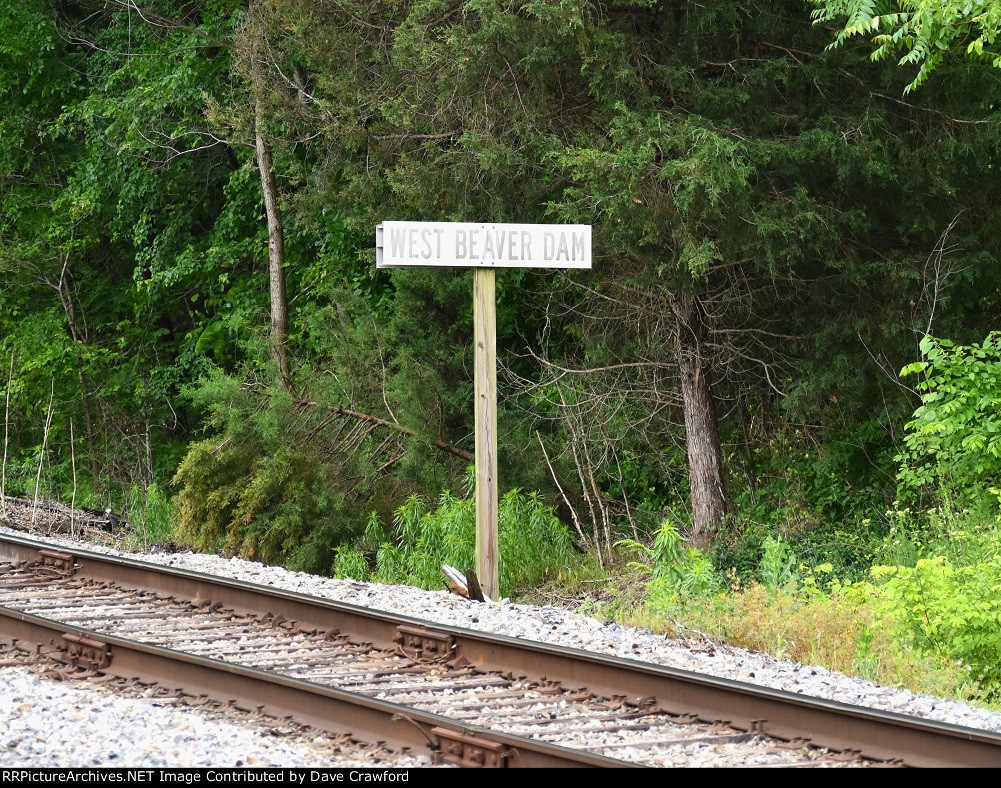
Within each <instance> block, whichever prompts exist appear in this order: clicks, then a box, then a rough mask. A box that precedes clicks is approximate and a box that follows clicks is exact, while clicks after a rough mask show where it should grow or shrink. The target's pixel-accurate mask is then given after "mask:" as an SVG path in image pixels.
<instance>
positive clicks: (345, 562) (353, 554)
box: [331, 545, 372, 580]
mask: <svg viewBox="0 0 1001 788" xmlns="http://www.w3.org/2000/svg"><path fill="white" fill-rule="evenodd" d="M331 574H332V575H333V576H334V577H342V578H347V577H351V578H354V579H355V580H368V578H369V576H370V575H371V574H372V570H371V567H370V566H369V565H368V561H367V560H366V558H365V554H364V553H363V552H362V551H361V550H359V549H358V548H356V547H352V546H350V545H341V546H340V547H338V548H336V549H335V550H334V566H333V568H332V570H331Z"/></svg>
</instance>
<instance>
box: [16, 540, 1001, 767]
mask: <svg viewBox="0 0 1001 788" xmlns="http://www.w3.org/2000/svg"><path fill="white" fill-rule="evenodd" d="M0 639H3V640H5V641H6V642H7V643H12V644H14V645H15V646H16V647H17V648H19V649H20V650H22V651H27V650H30V651H33V652H36V653H38V654H40V655H42V656H44V657H46V658H47V659H51V660H53V661H54V663H55V664H57V665H59V666H60V669H61V670H63V671H65V672H67V673H68V674H71V675H74V676H85V677H86V676H93V677H108V676H117V677H120V678H122V679H127V680H133V681H136V680H138V681H143V682H146V683H154V682H155V683H156V684H158V685H160V686H162V687H164V688H170V690H171V691H176V690H180V691H182V692H184V693H187V694H188V695H189V696H195V697H203V698H205V699H210V698H211V699H214V700H217V701H222V702H225V703H228V704H230V705H232V706H234V707H236V708H242V709H250V710H253V709H260V710H262V711H267V712H268V713H272V714H275V715H277V716H290V717H292V718H293V719H295V720H296V721H298V722H300V723H303V724H308V725H313V726H316V727H317V728H321V729H324V730H327V731H330V732H332V733H336V734H339V735H343V736H349V737H352V738H353V739H356V740H363V741H368V742H372V743H373V744H374V745H376V746H380V747H384V748H387V749H389V750H396V751H400V752H406V753H408V754H420V753H426V754H428V756H429V758H430V759H432V760H435V761H438V762H445V763H455V764H459V765H466V766H507V767H513V766H625V765H641V766H664V765H687V766H695V765H714V766H725V765H754V766H784V767H789V766H812V767H816V766H873V765H913V766H999V765H1001V736H999V735H997V734H993V733H988V732H984V731H976V730H972V729H967V728H961V727H959V726H955V725H948V724H944V723H935V722H929V721H926V720H918V719H914V718H909V717H904V716H902V715H897V714H892V713H889V712H880V711H873V710H870V709H862V708H858V707H852V706H848V705H845V704H841V703H836V702H833V701H822V700H816V699H810V698H805V697H802V696H799V695H795V694H793V693H788V692H782V691H779V690H771V689H766V688H761V687H755V686H751V685H747V684H743V683H740V682H734V681H727V680H723V679H718V678H712V677H708V676H703V675H700V674H694V673H688V672H685V671H679V670H673V669H670V668H665V667H660V666H652V665H647V664H643V663H638V662H633V661H631V660H625V659H617V658H613V657H604V656H597V655H593V654H587V653H584V652H580V651H575V650H569V649H560V648H556V647H553V646H548V645H542V644H537V643H529V642H525V641H521V640H516V639H513V638H508V637H504V636H498V635H489V634H484V633H478V632H472V631H468V630H461V629H454V630H453V629H447V628H443V627H442V626H441V625H440V624H433V625H429V624H427V623H425V622H421V621H417V620H413V619H409V618H405V617H401V616H395V615H389V614H386V613H381V612H378V611H373V610H368V609H364V608H360V607H357V606H353V605H346V604H341V603H334V602H330V601H328V600H322V599H318V598H314V597H308V596H301V595H296V594H292V593H288V592H284V591H276V590H274V589H270V588H264V587H261V586H255V585H251V584H244V583H237V582H234V581H230V580H225V579H221V578H215V577H211V576H208V575H203V574H199V573H195V572H187V571H182V570H178V569H171V568H167V567H161V566H155V565H152V564H146V563H143V562H139V561H134V560H127V559H122V558H118V557H111V556H105V555H98V554H94V553H89V552H86V551H80V550H67V549H65V548H62V547H54V546H51V545H45V544H43V543H40V542H36V541H34V540H28V539H22V538H16V537H6V536H3V537H0Z"/></svg>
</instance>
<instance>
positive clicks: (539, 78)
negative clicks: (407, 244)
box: [0, 0, 1001, 700]
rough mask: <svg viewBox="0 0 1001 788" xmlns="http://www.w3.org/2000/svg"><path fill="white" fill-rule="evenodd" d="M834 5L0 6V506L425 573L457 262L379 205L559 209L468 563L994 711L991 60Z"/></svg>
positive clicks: (547, 218)
mask: <svg viewBox="0 0 1001 788" xmlns="http://www.w3.org/2000/svg"><path fill="white" fill-rule="evenodd" d="M829 5H830V6H831V8H833V10H832V11H831V12H830V13H829V14H828V15H826V16H824V15H819V16H818V15H817V14H814V16H815V17H818V21H819V24H814V23H813V21H812V19H811V6H809V5H808V4H806V3H804V2H801V1H800V0H791V1H790V2H767V3H766V2H755V0H739V1H738V0H712V1H711V2H702V3H690V2H681V1H680V0H679V1H677V2H673V1H672V2H658V1H657V0H612V2H605V3H594V2H590V1H585V0H581V1H580V2H565V1H564V0H527V1H525V2H521V1H520V0H518V1H515V2H500V1H499V0H467V1H466V2H460V1H459V0H410V1H398V0H337V1H336V2H335V1H334V0H252V1H251V2H249V3H248V2H247V0H190V1H186V0H172V1H169V2H168V0H141V1H140V2H134V0H76V1H73V0H23V2H18V3H4V4H3V5H2V6H0V95H2V96H3V100H4V108H5V110H4V112H3V115H2V117H0V388H3V390H4V391H5V398H4V406H5V419H4V424H5V427H4V436H3V461H2V470H3V474H2V487H0V493H4V494H6V495H8V496H9V495H23V496H28V497H32V496H34V495H36V494H38V495H43V496H46V497H51V498H59V499H61V500H63V501H66V502H69V501H71V500H73V501H75V502H76V503H77V504H78V505H87V506H91V507H95V508H100V509H103V508H105V507H106V506H111V507H112V508H114V509H115V510H116V511H118V510H124V512H125V514H126V516H127V517H128V518H129V519H130V520H131V521H132V522H133V523H134V524H135V525H136V526H137V528H138V531H137V534H138V535H137V539H139V541H140V542H143V543H146V542H150V541H155V540H158V539H172V540H176V541H179V542H183V543H186V544H189V545H193V546H195V547H198V548H200V549H206V550H219V551H222V552H225V553H229V554H239V555H242V556H244V557H251V558H256V559H259V560H264V561H269V562H279V563H283V564H285V565H287V566H290V567H293V568H301V569H308V570H312V571H319V572H327V573H335V574H340V575H346V574H350V575H353V576H357V577H376V578H378V579H383V580H395V581H401V580H404V581H410V582H422V583H425V584H430V585H436V584H437V585H440V581H439V580H438V579H436V575H437V568H438V566H440V564H441V562H442V561H443V560H448V561H450V562H452V563H455V564H456V565H460V566H461V565H465V566H471V565H472V559H471V556H472V536H471V534H472V504H471V502H470V501H469V499H468V497H467V495H466V488H467V484H468V481H467V477H468V469H469V465H470V462H471V457H472V454H471V452H472V449H473V437H472V418H473V410H472V402H471V400H472V376H471V365H472V344H471V335H472V321H471V318H472V300H471V292H472V286H471V277H470V275H469V274H468V272H464V271H462V270H461V269H454V270H441V269H439V270H414V269H408V270H395V271H385V270H376V268H375V263H374V248H373V247H374V228H375V225H376V224H377V223H378V222H379V221H383V220H388V219H421V220H428V221H430V220H442V221H491V222H505V221H511V222H579V223H587V224H591V225H593V227H594V253H595V264H594V268H593V270H592V271H589V272H572V273H571V272H552V271H544V272H540V271H529V270H505V271H502V272H501V274H500V275H499V276H498V299H499V300H498V310H499V311H498V332H499V336H498V351H499V357H500V364H501V374H500V395H501V403H500V407H501V409H500V413H499V442H500V451H501V463H502V467H501V485H502V491H501V492H502V495H503V496H504V500H503V503H502V507H501V547H502V558H501V560H502V569H501V572H502V574H501V583H502V590H503V592H504V593H505V594H511V593H516V592H521V593H525V592H526V591H528V590H529V589H536V591H537V592H539V591H538V589H539V588H540V584H541V583H543V582H544V581H548V582H550V583H552V582H554V581H556V582H558V583H561V584H562V585H561V586H560V588H561V589H562V591H561V592H560V593H568V594H569V593H570V591H568V590H567V589H570V588H572V587H573V585H574V583H580V582H583V581H582V580H581V578H582V573H583V574H588V573H590V574H589V575H588V577H589V580H588V581H587V582H590V583H592V584H593V585H592V587H591V588H592V590H594V591H595V594H592V595H591V597H588V599H589V601H588V604H590V605H592V606H594V610H596V611H597V612H601V613H602V614H605V615H611V614H613V613H614V614H621V613H622V610H623V609H624V608H622V607H616V605H619V606H621V605H623V604H624V603H625V602H624V600H625V601H628V602H629V603H630V604H632V605H634V607H633V608H631V611H632V612H630V613H629V615H636V610H642V611H644V617H643V618H642V619H641V620H642V622H643V624H644V625H651V624H650V622H651V621H653V620H655V619H656V618H657V616H660V617H661V618H660V619H659V624H658V625H664V626H669V625H672V624H673V625H675V626H687V625H691V626H695V625H698V626H700V627H705V628H708V627H710V626H712V627H715V628H716V630H715V631H716V632H717V633H718V634H723V635H726V636H728V637H731V638H734V639H736V640H738V641H740V642H746V643H748V644H751V645H755V646H757V647H769V648H772V649H773V650H778V651H780V652H783V653H790V654H793V655H795V656H798V657H801V658H803V659H810V658H813V659H826V660H828V661H833V663H834V664H836V665H837V666H840V667H844V668H845V669H852V670H854V671H855V672H860V673H863V674H871V675H874V676H875V675H877V674H878V672H879V670H880V669H884V670H885V669H888V666H890V664H891V663H892V662H893V660H894V659H898V658H899V657H900V653H901V650H908V651H909V652H911V651H913V652H914V653H915V654H919V655H923V656H921V658H929V659H932V660H933V661H937V662H936V664H937V665H939V666H940V667H942V666H945V667H944V668H943V669H945V668H948V670H952V671H953V672H952V673H949V674H948V677H947V679H944V681H945V680H947V681H948V682H950V690H949V691H958V692H965V693H966V694H972V695H974V696H978V697H981V698H986V699H988V700H989V699H991V698H993V697H994V694H995V693H996V692H997V690H996V687H997V685H998V683H999V681H1001V675H999V668H998V665H999V664H1001V635H999V634H998V632H999V631H1001V594H999V593H998V591H997V587H996V585H995V584H996V577H997V570H998V569H1001V563H999V562H1001V558H999V555H1001V550H999V545H1001V536H999V528H998V501H999V496H1001V492H999V490H998V488H999V487H1001V473H999V465H1001V459H999V458H1001V428H999V425H1001V410H999V405H1001V347H999V345H998V338H997V336H996V335H994V334H992V333H991V332H992V331H993V330H995V329H998V328H999V325H998V310H999V306H1001V303H999V301H1001V268H999V266H998V261H999V259H1001V232H999V231H998V228H999V224H998V219H997V216H998V211H999V207H1001V199H999V198H1001V179H999V177H998V168H999V167H1001V71H999V70H998V69H997V68H995V67H994V65H992V63H991V59H992V58H993V57H994V56H993V55H991V54H990V52H989V49H990V46H991V45H990V43H989V42H988V47H987V49H988V52H986V53H984V52H983V42H981V52H980V53H979V54H980V55H981V56H974V57H969V58H938V59H937V60H936V61H935V63H934V64H933V65H934V66H935V68H934V73H931V70H927V69H924V70H921V71H920V74H919V71H918V69H919V65H918V64H911V65H908V64H907V63H905V64H904V65H898V64H897V63H895V62H893V59H891V60H890V61H886V60H876V61H874V60H872V59H871V58H870V56H869V51H870V48H871V47H870V46H869V45H868V43H867V42H866V41H865V40H864V39H856V38H851V37H849V36H846V35H843V34H842V35H841V37H840V38H839V31H840V30H841V28H840V24H841V22H842V21H844V20H843V19H842V17H843V16H844V15H845V14H847V13H848V11H850V9H848V10H847V11H846V10H845V9H839V8H838V6H839V4H838V3H831V4H829ZM848 5H849V6H850V5H851V4H848ZM870 5H872V4H870ZM988 5H990V4H988ZM856 32H857V31H856ZM836 40H837V41H840V44H841V45H840V46H838V47H837V48H833V49H831V48H829V45H830V44H831V42H832V41H836ZM961 45H965V42H960V43H959V44H956V43H955V42H953V41H951V40H950V42H949V46H961ZM944 49H945V47H943V51H944ZM971 51H972V50H971ZM974 55H977V53H976V52H974ZM926 65H927V64H926ZM925 71H927V72H928V73H925ZM916 75H920V82H919V84H920V90H911V89H910V88H912V87H914V86H915V78H916ZM902 373H903V374H902ZM599 581H600V582H599ZM602 583H604V584H605V585H606V586H608V585H610V586H611V587H613V588H615V589H616V593H615V594H613V595H612V596H614V597H616V599H615V600H614V602H612V601H609V600H608V599H607V598H606V599H604V600H602V599H601V598H600V597H601V594H600V593H599V592H598V590H599V589H600V588H601V587H605V586H603V585H602ZM624 589H632V590H631V591H626V590H624ZM539 593H544V591H543V592H539ZM553 593H556V592H553ZM755 594H758V595H760V596H761V599H758V597H756V596H755ZM592 597H593V598H592ZM577 598H578V599H579V598H580V597H579V596H578V597H577ZM705 599H711V600H712V604H711V605H708V606H707V605H704V604H702V602H700V601H699V600H703V601H704V600H705ZM761 600H765V601H764V602H761ZM759 603H760V604H759ZM765 603H767V605H768V606H769V609H771V610H773V611H775V612H773V613H772V614H771V615H770V616H763V614H762V612H761V611H762V608H761V604H765ZM835 603H837V604H835ZM783 605H785V607H783ZM839 605H840V607H839ZM845 605H847V606H848V607H847V608H844V606H845ZM843 609H848V610H850V611H851V612H850V613H849V614H843V613H842V612H841V611H842V610H843ZM860 610H865V611H867V612H866V613H865V615H864V616H863V615H862V614H861V613H860V612H859V611H860ZM700 611H701V612H700ZM749 611H750V612H749ZM818 611H819V612H818ZM742 615H743V618H742ZM800 615H805V616H807V619H808V620H807V623H802V619H800V618H797V616H800ZM842 615H846V616H847V618H844V619H842V618H839V616H842ZM700 616H701V617H700ZM710 617H711V618H712V621H711V622H710V620H709V619H710ZM752 619H753V620H754V622H755V624H754V625H753V626H752V625H750V624H749V623H747V622H748V621H750V620H752ZM766 619H768V620H766ZM682 620H684V621H686V622H688V624H687V625H685V624H682V623H680V622H681V621H682ZM887 620H892V621H895V622H896V623H895V624H894V625H893V626H895V627H896V629H895V630H893V631H894V632H895V633H896V634H895V635H894V637H893V639H892V643H893V644H896V645H894V646H893V647H892V648H890V650H889V651H886V652H877V650H876V649H877V646H878V641H879V637H880V636H878V635H877V634H875V633H877V631H882V630H879V628H878V626H877V623H878V622H884V621H887ZM769 621H770V622H771V623H772V624H774V626H775V627H780V629H779V630H777V634H776V630H772V629H769V626H770V624H769ZM801 624H802V633H801V634H796V633H792V634H790V632H789V631H787V630H785V629H781V627H782V626H794V627H799V626H800V625H801ZM887 626H888V627H889V625H887ZM724 630H725V631H724ZM797 631H798V630H797ZM815 631H816V632H821V633H822V632H823V631H837V632H839V633H840V635H839V636H840V637H841V638H842V639H843V641H844V642H843V643H841V646H844V648H845V649H847V651H846V654H845V655H843V661H844V664H842V662H838V658H837V655H832V654H829V653H827V652H826V651H824V648H825V646H824V645H823V644H824V642H826V641H825V640H824V638H822V637H821V636H820V635H819V634H818V635H815ZM887 631H890V629H887ZM756 637H758V638H759V640H755V638H756ZM760 638H764V639H765V641H767V642H765V641H762V640H760ZM771 639H776V640H774V642H772V640H771ZM845 643H847V645H845ZM893 649H896V651H894V650H893ZM891 652H892V654H891ZM891 656H892V658H891ZM877 663H882V665H880V664H877ZM957 668H958V669H959V673H956V669H957ZM901 672H902V673H908V672H909V673H913V672H914V671H913V669H912V668H906V669H901ZM957 676H958V677H957Z"/></svg>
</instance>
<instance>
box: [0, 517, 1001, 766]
mask: <svg viewBox="0 0 1001 788" xmlns="http://www.w3.org/2000/svg"><path fill="white" fill-rule="evenodd" d="M0 532H5V533H11V534H13V535H18V536H24V534H23V532H19V531H8V530H7V529H4V528H0ZM45 540H46V541H51V542H58V543H61V544H65V545H67V546H70V547H76V548H78V549H85V550H91V551H93V552H100V553H106V554H111V555H119V556H130V557H133V558H135V557H138V558H140V559H141V560H144V561H149V562H151V563H157V564H163V565H167V566H174V567H178V568H181V569H187V570H191V571H196V572H203V573H206V574H212V575H218V576H222V577H228V578H232V579H236V580H243V581H247V582H253V583H257V584H259V585H264V586H270V587H274V588H281V589H285V590H289V591H294V592H299V593H305V594H311V595H313V596H318V597H323V598H326V599H331V600H335V601H340V602H346V603H350V604H354V605H359V606H362V607H369V608H374V609H377V610H382V611H385V612H389V613H396V614H399V615H405V616H410V617H413V618H420V619H425V620H428V621H435V622H439V623H442V624H446V625H449V626H454V627H461V628H466V629H472V630H479V631H484V632H493V633H496V634H501V635H507V636H510V637H516V638H524V639H526V640H534V641H540V642H545V643H550V644H553V645H559V646H565V647H570V648H576V649H581V650H584V651H592V652H596V653H601V654H609V655H613V656H617V657H624V658H627V659H633V660H638V661H642V662H650V663H653V664H658V665H665V666H668V667H672V668H678V669H681V670H689V671H695V672H698V673H703V674H707V675H711V676H718V677H721V678H726V679H732V680H737V681H743V682H747V683H749V684H755V685H759V686H766V687H772V688H775V689H781V690H786V691H790V692H795V693H799V694H802V695H807V696H811V697H816V698H824V699H828V700H834V701H840V702H842V703H847V704H851V705H856V706H864V707H868V708H873V709H882V710H885V711H890V712H896V713H898V714H905V715H910V716H914V717H923V718H927V719H931V720H938V721H941V722H948V723H952V724H955V725H962V726H965V727H968V728H975V729H979V730H986V731H995V732H1001V714H999V713H996V712H991V711H988V710H986V709H982V708H978V707H975V706H971V705H969V704H966V703H962V702H959V701H955V700H949V699H943V698H935V697H931V696H925V695H917V694H915V693H912V692H910V691H908V690H901V689H894V688H890V687H883V686H879V685H877V684H874V683H873V682H871V681H866V680H863V679H857V678H852V677H849V676H845V675H842V674H839V673H835V672H833V671H830V670H827V669H826V668H822V667H816V666H810V665H801V664H799V663H795V662H791V661H789V660H782V659H777V658H775V657H772V656H769V655H767V654H762V653H758V652H753V651H748V650H746V649H740V648H735V647H731V646H727V645H721V644H714V645H713V647H712V648H706V644H705V643H704V642H693V641H684V640H681V639H675V638H665V637H664V636H663V635H657V634H654V633H652V632H649V631H647V630H636V629H632V628H629V627H625V626H621V625H619V624H615V623H606V622H602V621H598V620H597V619H594V618H591V617H589V616H584V615H580V614H577V613H573V612H569V611H567V610H563V609H560V608H557V607H552V606H548V605H547V606H542V607H535V606H531V605H523V604H513V603H510V602H507V601H503V602H501V603H500V604H480V603H476V602H470V601H468V600H466V599H463V598H461V597H459V596H456V595H455V594H451V593H449V592H447V591H444V590H442V591H425V590H423V589H419V588H414V587H411V586H386V585H381V584H377V583H362V582H358V581H354V580H336V579H331V578H325V577H318V576H315V575H309V574H306V573H304V572H290V571H287V570H285V569H280V568H277V567H270V566H265V565H263V564H259V563H255V562H250V561H244V560H241V559H238V558H229V559H226V558H222V557H220V556H215V555H202V554H195V553H175V554H161V553H146V554H143V555H141V556H136V555H135V554H130V553H125V552H123V551H120V550H116V549H113V548H109V547H105V546H99V545H91V544H86V543H81V542H77V541H74V540H70V539H65V538H57V537H45ZM0 708H2V706H0ZM2 746H3V745H2V743H0V760H2Z"/></svg>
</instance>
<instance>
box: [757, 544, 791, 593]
mask: <svg viewBox="0 0 1001 788" xmlns="http://www.w3.org/2000/svg"><path fill="white" fill-rule="evenodd" d="M763 547H764V554H763V555H762V556H761V564H760V566H759V572H760V575H761V583H762V585H763V586H764V587H765V588H766V589H768V591H770V592H772V593H775V592H776V591H778V590H779V589H781V588H788V587H790V586H792V584H793V583H795V582H796V580H797V579H798V578H797V573H796V557H795V556H794V555H793V554H792V550H791V549H790V548H789V545H788V544H786V543H785V542H784V541H782V540H781V539H776V538H774V537H769V538H768V539H766V540H765V542H764V545H763Z"/></svg>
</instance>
